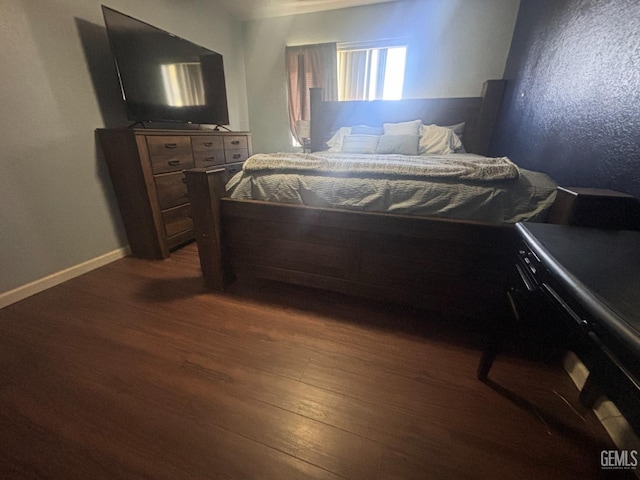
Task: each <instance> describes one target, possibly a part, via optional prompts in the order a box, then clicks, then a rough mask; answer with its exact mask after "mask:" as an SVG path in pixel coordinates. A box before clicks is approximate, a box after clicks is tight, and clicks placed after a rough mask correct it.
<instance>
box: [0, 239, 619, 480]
mask: <svg viewBox="0 0 640 480" xmlns="http://www.w3.org/2000/svg"><path fill="white" fill-rule="evenodd" d="M482 332H483V330H482V328H481V326H479V325H470V324H468V323H467V319H464V318H458V317H454V316H447V315H443V314H438V315H435V314H433V313H431V312H428V311H423V310H420V309H415V308H409V307H406V306H395V305H390V304H386V303H383V302H380V301H376V300H360V299H358V298H355V297H348V296H344V295H339V294H332V293H327V292H317V291H315V290H311V289H305V288H302V287H295V286H290V285H283V284H274V283H271V282H238V283H237V284H235V285H234V286H233V287H232V288H230V289H229V290H228V291H227V292H226V293H219V292H218V293H207V292H206V291H205V290H204V289H203V286H202V284H201V281H200V277H199V266H198V256H197V249H196V246H195V245H189V246H187V247H185V248H182V249H180V250H178V251H176V252H175V253H174V254H172V256H171V257H170V258H169V259H167V260H166V261H163V262H158V261H148V260H143V259H136V258H124V259H121V260H118V261H117V262H114V263H112V264H109V265H107V266H105V267H103V268H100V269H97V270H94V271H92V272H90V273H88V274H86V275H83V276H81V277H78V278H75V279H73V280H71V281H69V282H66V283H65V284H62V285H59V286H57V287H54V288H52V289H50V290H47V291H45V292H42V293H40V294H38V295H35V296H33V297H31V298H29V299H27V300H24V301H22V302H19V303H16V304H14V305H11V306H9V307H6V308H4V309H2V310H0V367H1V368H0V445H1V447H0V472H1V476H2V477H3V478H65V479H75V478H82V479H85V478H97V479H102V478H105V479H106V478H160V479H162V478H167V479H168V478H194V479H198V478H212V477H214V478H223V479H224V478H229V479H232V478H233V479H235V478H267V479H270V478H273V479H282V478H287V479H288V478H292V479H296V478H318V479H321V478H322V479H338V478H366V479H379V478H380V479H381V478H404V479H411V478H425V473H426V474H428V476H429V478H451V479H458V478H515V475H516V473H517V474H518V475H519V476H520V478H522V477H525V478H552V479H553V478H563V479H566V478H568V479H571V478H576V479H578V478H594V477H597V476H598V475H599V474H600V473H601V469H600V466H599V452H600V450H601V449H605V448H606V449H608V448H613V447H612V444H611V443H610V441H609V440H608V439H607V437H606V434H605V433H604V431H603V429H602V427H601V426H600V425H599V424H598V423H597V421H596V420H595V418H594V416H593V414H592V413H591V412H589V411H586V410H584V409H581V407H580V405H579V402H578V392H577V391H576V390H575V388H574V387H573V385H572V384H571V381H570V380H569V379H568V378H567V377H566V375H565V374H564V373H563V372H562V371H561V369H560V368H559V367H558V366H556V365H548V364H538V363H532V362H531V361H528V360H524V359H521V358H518V357H515V356H512V355H511V356H510V355H505V356H504V357H501V358H499V359H498V361H497V362H496V365H495V366H494V369H493V371H492V378H493V379H494V381H495V382H497V385H496V386H495V387H494V388H490V386H488V385H487V384H484V383H481V382H478V381H477V380H476V379H475V368H476V365H477V361H478V360H479V358H480V345H481V344H482V341H481V336H482ZM496 452H500V454H499V455H497V454H496Z"/></svg>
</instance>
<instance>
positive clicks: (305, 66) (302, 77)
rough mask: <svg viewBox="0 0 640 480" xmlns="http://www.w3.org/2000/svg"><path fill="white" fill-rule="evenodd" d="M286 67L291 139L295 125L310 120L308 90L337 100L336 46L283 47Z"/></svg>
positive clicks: (328, 98)
mask: <svg viewBox="0 0 640 480" xmlns="http://www.w3.org/2000/svg"><path fill="white" fill-rule="evenodd" d="M285 65H286V70H287V82H288V95H289V125H290V128H291V133H292V134H293V136H294V137H295V138H296V139H297V140H298V141H299V142H300V143H301V144H302V142H301V141H300V138H298V134H297V132H296V122H298V121H299V120H310V119H311V113H310V110H311V107H310V99H309V89H310V88H316V87H321V88H324V99H325V100H327V101H335V100H338V54H337V50H336V44H335V43H321V44H316V45H300V46H295V47H286V49H285Z"/></svg>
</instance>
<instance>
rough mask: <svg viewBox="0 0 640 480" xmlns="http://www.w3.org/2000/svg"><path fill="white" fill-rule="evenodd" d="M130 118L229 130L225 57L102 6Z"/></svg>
mask: <svg viewBox="0 0 640 480" xmlns="http://www.w3.org/2000/svg"><path fill="white" fill-rule="evenodd" d="M102 13H103V15H104V21H105V25H106V28H107V35H108V37H109V44H110V46H111V52H112V54H113V58H114V60H115V64H116V70H117V72H118V78H119V80H120V89H121V91H122V96H123V98H124V101H125V105H126V110H127V117H128V118H129V119H130V120H135V121H138V122H180V123H196V124H213V125H228V124H229V111H228V108H227V92H226V85H225V80H224V65H223V62H222V55H220V54H219V53H216V52H214V51H211V50H208V49H206V48H204V47H201V46H199V45H196V44H194V43H191V42H189V41H188V40H185V39H183V38H180V37H177V36H175V35H173V34H171V33H168V32H165V31H164V30H161V29H159V28H156V27H154V26H152V25H149V24H148V23H145V22H142V21H140V20H136V19H135V18H133V17H130V16H129V15H125V14H123V13H120V12H118V11H116V10H113V9H111V8H109V7H106V6H104V5H103V6H102Z"/></svg>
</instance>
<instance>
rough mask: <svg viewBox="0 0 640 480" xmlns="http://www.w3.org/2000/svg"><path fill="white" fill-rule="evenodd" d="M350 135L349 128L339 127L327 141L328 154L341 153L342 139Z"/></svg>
mask: <svg viewBox="0 0 640 480" xmlns="http://www.w3.org/2000/svg"><path fill="white" fill-rule="evenodd" d="M350 134H351V127H340V128H339V129H338V131H337V132H336V133H334V134H333V137H331V138H330V139H329V140H328V141H327V146H328V147H329V151H330V152H340V151H342V142H343V141H344V137H346V136H347V135H350Z"/></svg>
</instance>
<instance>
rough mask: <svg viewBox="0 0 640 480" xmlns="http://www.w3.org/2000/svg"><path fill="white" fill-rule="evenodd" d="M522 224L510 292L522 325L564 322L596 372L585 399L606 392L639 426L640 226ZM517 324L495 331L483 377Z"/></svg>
mask: <svg viewBox="0 0 640 480" xmlns="http://www.w3.org/2000/svg"><path fill="white" fill-rule="evenodd" d="M516 228H517V231H518V234H519V236H520V239H521V242H520V245H519V247H518V251H517V252H516V255H515V256H514V264H515V271H516V272H517V276H516V281H515V282H514V286H513V288H512V289H511V291H510V292H508V298H509V299H510V301H511V304H512V307H513V310H514V313H515V317H516V320H518V321H519V322H515V324H516V330H517V328H519V326H518V325H520V326H522V324H523V323H527V322H547V325H548V326H551V324H550V323H549V322H554V323H556V324H557V325H561V326H562V327H563V331H564V332H566V335H562V338H561V339H560V341H561V342H563V343H564V346H565V347H566V348H568V349H572V350H574V351H575V352H576V354H577V355H578V356H579V357H580V359H581V360H582V361H583V362H584V363H585V365H586V366H587V368H588V369H589V371H590V375H589V377H588V379H587V382H586V384H585V387H584V388H583V390H582V392H581V396H580V398H581V400H582V402H583V403H584V404H585V405H587V406H589V407H591V406H593V402H594V401H595V399H596V398H597V397H598V396H599V394H600V393H605V394H606V395H607V396H608V397H609V398H610V399H611V400H612V401H613V402H614V403H616V405H617V406H618V408H619V409H620V410H621V412H622V413H623V415H624V416H625V417H626V418H627V420H628V421H629V423H630V424H631V425H632V427H633V428H634V429H635V430H636V432H638V431H639V427H640V232H635V231H616V230H600V229H594V228H584V227H574V226H566V225H554V224H543V223H519V224H517V225H516ZM536 311H537V312H539V313H537V314H536ZM542 312H543V313H542ZM542 317H544V318H542ZM549 317H550V318H549ZM545 328H546V327H545ZM513 331H514V329H513V328H501V329H498V330H497V331H496V334H495V335H494V337H493V338H492V341H491V342H490V344H489V346H488V347H487V349H486V350H485V352H484V353H483V357H482V360H481V363H480V366H479V368H478V377H479V378H480V379H481V380H484V379H486V378H487V375H488V372H489V369H490V368H491V365H492V363H493V360H494V359H495V356H496V355H497V354H498V353H499V351H500V350H501V349H502V346H503V345H504V342H505V341H508V334H507V333H506V332H513Z"/></svg>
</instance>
